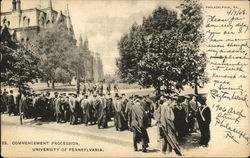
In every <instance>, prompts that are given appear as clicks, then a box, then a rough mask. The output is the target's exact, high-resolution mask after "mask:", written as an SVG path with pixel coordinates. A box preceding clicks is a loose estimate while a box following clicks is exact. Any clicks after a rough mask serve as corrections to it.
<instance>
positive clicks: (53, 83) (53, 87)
mask: <svg viewBox="0 0 250 158" xmlns="http://www.w3.org/2000/svg"><path fill="white" fill-rule="evenodd" d="M51 81H52V83H51V84H52V90H54V89H55V81H54V79H52V80H51Z"/></svg>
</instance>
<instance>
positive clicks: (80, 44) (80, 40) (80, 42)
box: [78, 35, 83, 47]
mask: <svg viewBox="0 0 250 158" xmlns="http://www.w3.org/2000/svg"><path fill="white" fill-rule="evenodd" d="M78 42H79V47H82V46H83V44H82V35H80V37H79V41H78Z"/></svg>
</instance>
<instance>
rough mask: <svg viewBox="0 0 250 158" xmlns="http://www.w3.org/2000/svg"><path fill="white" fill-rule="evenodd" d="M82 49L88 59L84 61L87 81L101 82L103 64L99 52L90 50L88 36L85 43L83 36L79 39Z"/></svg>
mask: <svg viewBox="0 0 250 158" xmlns="http://www.w3.org/2000/svg"><path fill="white" fill-rule="evenodd" d="M78 43H79V48H80V51H81V52H82V53H83V54H84V57H85V58H86V61H85V63H84V67H85V77H84V80H86V81H94V82H99V81H102V80H103V65H102V60H101V58H100V54H99V53H94V52H92V51H90V50H89V46H88V39H87V38H86V39H85V41H84V43H83V40H82V36H81V35H80V37H79V40H78Z"/></svg>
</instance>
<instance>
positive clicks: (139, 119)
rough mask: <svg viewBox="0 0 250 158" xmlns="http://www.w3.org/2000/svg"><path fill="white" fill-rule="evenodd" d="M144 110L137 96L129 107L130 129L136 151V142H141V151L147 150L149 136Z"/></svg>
mask: <svg viewBox="0 0 250 158" xmlns="http://www.w3.org/2000/svg"><path fill="white" fill-rule="evenodd" d="M146 117H147V116H146V112H145V110H144V109H143V107H142V104H141V98H137V99H136V101H135V104H134V105H133V106H132V108H131V130H132V131H133V144H134V150H135V151H137V150H138V149H137V143H140V142H141V144H142V152H147V147H148V143H149V137H148V133H147V130H146V124H145V120H146Z"/></svg>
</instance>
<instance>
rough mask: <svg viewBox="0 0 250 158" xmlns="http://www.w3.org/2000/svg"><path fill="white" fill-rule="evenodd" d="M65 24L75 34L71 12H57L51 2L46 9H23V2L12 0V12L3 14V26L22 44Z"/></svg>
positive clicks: (49, 1)
mask: <svg viewBox="0 0 250 158" xmlns="http://www.w3.org/2000/svg"><path fill="white" fill-rule="evenodd" d="M57 23H64V24H65V25H67V28H68V30H69V31H70V32H71V33H74V31H73V26H72V23H71V18H70V15H69V10H68V6H67V10H65V13H63V12H62V11H55V10H54V9H53V7H52V2H51V0H48V6H47V7H46V8H43V9H41V8H31V9H22V8H21V0H12V11H9V12H3V13H1V25H3V26H6V27H8V28H9V30H10V33H11V35H12V38H14V39H17V40H18V41H20V42H24V43H26V42H28V41H29V40H30V39H31V38H32V37H33V36H35V35H37V34H38V32H39V31H40V30H42V29H46V28H48V27H51V26H53V25H54V24H57Z"/></svg>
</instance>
